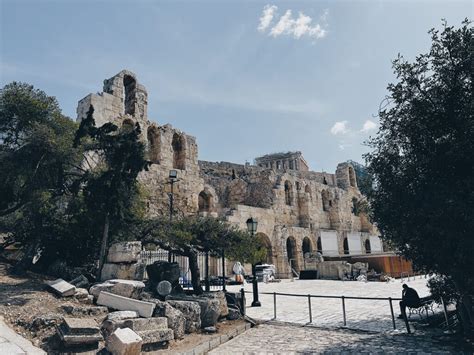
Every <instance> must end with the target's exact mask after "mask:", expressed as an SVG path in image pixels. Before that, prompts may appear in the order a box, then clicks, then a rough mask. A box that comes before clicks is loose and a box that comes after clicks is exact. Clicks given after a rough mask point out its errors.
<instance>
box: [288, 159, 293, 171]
mask: <svg viewBox="0 0 474 355" xmlns="http://www.w3.org/2000/svg"><path fill="white" fill-rule="evenodd" d="M289 168H290V170H293V169H294V166H293V161H292V160H290V163H289Z"/></svg>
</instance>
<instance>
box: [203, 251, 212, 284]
mask: <svg viewBox="0 0 474 355" xmlns="http://www.w3.org/2000/svg"><path fill="white" fill-rule="evenodd" d="M204 264H205V265H204V282H205V290H206V292H209V291H210V290H211V284H210V280H209V253H208V252H207V251H206V253H205V254H204Z"/></svg>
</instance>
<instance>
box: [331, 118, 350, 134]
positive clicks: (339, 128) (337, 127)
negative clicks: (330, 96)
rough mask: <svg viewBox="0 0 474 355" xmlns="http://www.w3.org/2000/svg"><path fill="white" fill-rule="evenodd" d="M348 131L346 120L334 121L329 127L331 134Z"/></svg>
mask: <svg viewBox="0 0 474 355" xmlns="http://www.w3.org/2000/svg"><path fill="white" fill-rule="evenodd" d="M346 133H349V129H348V128H347V121H339V122H336V123H334V125H333V126H332V127H331V134H333V135H335V136H336V135H338V134H346Z"/></svg>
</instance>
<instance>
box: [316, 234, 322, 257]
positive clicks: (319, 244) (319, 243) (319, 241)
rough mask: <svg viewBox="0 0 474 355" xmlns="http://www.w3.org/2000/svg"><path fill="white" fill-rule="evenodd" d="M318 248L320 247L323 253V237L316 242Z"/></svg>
mask: <svg viewBox="0 0 474 355" xmlns="http://www.w3.org/2000/svg"><path fill="white" fill-rule="evenodd" d="M316 248H318V252H320V253H321V254H322V253H323V245H322V243H321V237H318V241H317V242H316Z"/></svg>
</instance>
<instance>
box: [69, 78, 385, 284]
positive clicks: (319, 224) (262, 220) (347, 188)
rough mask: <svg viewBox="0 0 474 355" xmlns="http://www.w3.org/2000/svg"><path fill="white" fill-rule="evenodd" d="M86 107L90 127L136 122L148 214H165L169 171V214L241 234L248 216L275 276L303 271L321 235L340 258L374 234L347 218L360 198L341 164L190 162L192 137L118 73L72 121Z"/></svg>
mask: <svg viewBox="0 0 474 355" xmlns="http://www.w3.org/2000/svg"><path fill="white" fill-rule="evenodd" d="M90 105H93V106H94V108H95V111H94V118H95V120H96V124H97V125H98V126H100V125H102V124H104V123H106V122H112V123H114V124H116V125H118V126H122V125H135V124H137V123H138V124H139V125H140V127H141V129H142V139H143V142H144V143H145V144H146V146H147V154H148V159H149V160H150V161H151V162H152V164H151V166H150V168H149V170H148V171H144V172H142V173H140V175H139V180H140V182H141V184H142V187H143V189H144V191H145V195H146V198H147V209H148V214H149V215H150V216H158V215H165V216H167V215H168V214H169V193H170V191H171V184H170V183H169V181H170V180H169V171H170V170H176V171H177V174H178V181H176V182H175V183H174V185H173V193H174V207H175V208H174V213H175V214H176V215H191V214H200V215H210V216H214V217H218V216H221V217H224V218H225V219H227V221H229V222H230V223H232V224H235V225H238V226H239V227H240V228H243V229H246V221H247V220H248V219H249V218H256V219H257V220H258V231H257V234H258V237H259V238H262V240H263V241H264V243H265V245H266V246H267V249H268V253H267V262H268V263H273V264H275V265H276V267H277V272H278V273H279V274H280V276H281V277H290V276H291V268H293V269H295V270H296V271H298V270H301V269H303V268H304V258H303V255H304V253H307V252H311V251H315V250H317V249H319V246H321V239H320V237H321V231H324V230H333V231H335V233H334V238H336V239H337V241H336V240H334V241H333V244H334V245H337V249H338V253H339V254H341V255H342V254H344V250H345V248H344V243H345V239H346V238H348V236H349V235H351V243H352V246H354V240H355V239H354V238H355V237H354V235H355V233H358V234H359V235H360V244H361V248H360V250H362V251H364V250H365V241H366V240H370V236H372V237H374V235H376V234H377V231H376V229H375V228H374V227H373V226H372V225H371V224H370V222H369V221H368V219H367V216H365V215H363V214H361V215H359V216H356V215H354V213H353V206H354V203H355V201H359V200H361V199H363V198H364V197H363V196H362V195H361V193H360V191H359V190H358V188H357V181H356V177H355V172H354V169H353V167H352V166H351V165H350V164H348V163H342V164H339V165H338V167H337V170H336V173H335V174H330V173H326V172H313V171H307V166H306V167H305V165H304V164H306V163H305V160H304V158H303V157H302V155H301V153H300V152H296V153H286V155H285V156H283V157H275V155H268V156H265V157H262V158H259V159H261V160H260V165H262V166H254V165H250V164H245V165H241V164H234V163H227V162H220V163H215V162H207V161H198V146H197V143H196V139H195V137H193V136H190V135H187V134H185V133H183V132H181V131H179V130H178V129H175V128H173V127H172V126H171V125H169V124H166V125H158V124H157V123H154V122H150V121H148V119H147V93H146V90H145V88H144V87H143V86H142V85H140V84H139V83H138V81H137V80H136V76H135V75H134V74H133V73H131V72H129V71H126V70H124V71H121V72H120V73H118V74H117V75H115V76H113V77H112V78H110V79H108V80H105V81H104V92H102V93H99V94H90V95H88V96H86V97H85V98H84V99H82V100H81V101H79V104H78V108H77V113H78V117H77V119H78V120H79V121H80V120H81V119H82V118H84V117H85V115H86V113H87V111H88V109H89V106H90ZM274 158H278V159H280V158H281V159H283V158H285V159H287V160H288V159H290V160H292V161H293V165H292V167H291V169H290V166H289V163H288V166H286V165H285V166H283V165H282V166H278V168H277V166H276V163H275V164H273V167H272V164H271V161H273V162H275V159H274ZM272 159H273V160H272ZM281 159H280V160H281ZM288 161H289V160H288ZM295 162H296V163H295ZM331 238H333V237H331ZM357 249H358V248H357ZM334 252H336V251H334ZM323 253H324V248H323ZM227 264H228V265H227V267H228V268H231V267H232V263H227Z"/></svg>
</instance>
